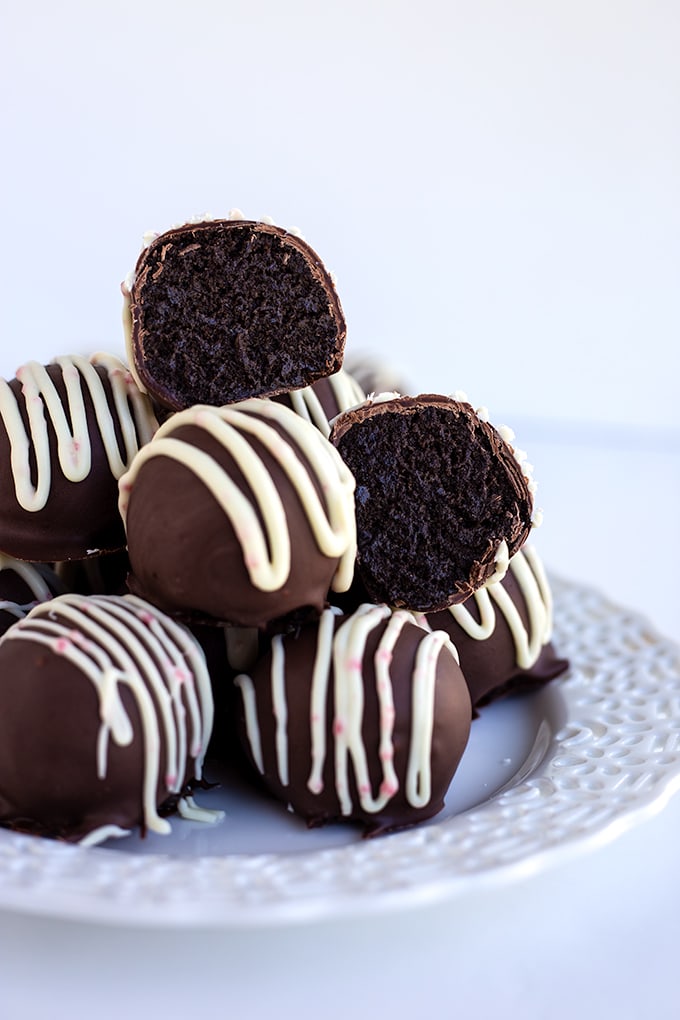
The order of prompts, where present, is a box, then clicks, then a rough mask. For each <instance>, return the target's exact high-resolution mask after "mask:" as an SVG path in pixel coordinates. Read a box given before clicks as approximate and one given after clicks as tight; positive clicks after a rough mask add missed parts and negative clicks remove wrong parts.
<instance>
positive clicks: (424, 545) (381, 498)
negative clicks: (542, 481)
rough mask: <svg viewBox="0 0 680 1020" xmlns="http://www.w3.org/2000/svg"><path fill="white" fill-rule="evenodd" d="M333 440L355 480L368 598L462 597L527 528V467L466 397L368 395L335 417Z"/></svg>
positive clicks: (440, 600) (429, 606) (429, 607)
mask: <svg viewBox="0 0 680 1020" xmlns="http://www.w3.org/2000/svg"><path fill="white" fill-rule="evenodd" d="M330 439H331V442H332V443H334V445H335V446H336V447H337V449H338V451H339V452H340V454H341V456H342V457H343V459H344V461H345V463H346V464H347V465H348V467H349V468H350V470H351V471H352V473H353V474H354V476H355V479H356V513H357V547H358V554H357V569H358V571H359V574H360V575H361V580H362V581H363V583H364V585H365V587H366V590H367V591H368V593H369V595H370V596H371V598H372V599H373V600H374V601H375V602H385V603H387V604H388V605H391V606H393V607H403V608H407V609H411V610H416V611H419V612H431V611H434V610H437V609H443V608H445V607H446V606H448V605H452V604H454V603H456V602H462V601H464V599H466V598H467V597H468V596H469V595H471V594H472V592H473V591H476V589H477V588H479V587H481V585H482V584H484V583H485V582H487V581H489V580H490V579H491V578H492V577H493V576H501V574H502V573H503V572H504V571H505V569H506V568H507V562H508V559H509V557H510V556H512V555H514V554H515V552H517V550H518V549H519V548H520V547H521V545H522V544H523V543H524V541H525V540H526V538H527V536H528V535H529V532H530V529H531V526H532V512H533V500H532V489H533V483H532V482H531V479H530V477H529V475H528V472H527V473H526V474H525V469H524V468H523V467H522V466H521V464H520V462H519V460H518V458H517V457H516V456H515V451H514V450H513V448H512V447H511V446H510V445H509V443H508V442H506V441H505V440H504V439H503V438H502V436H501V434H500V433H499V432H498V431H496V429H494V428H493V426H491V425H490V424H488V422H487V421H485V420H483V419H482V418H481V417H480V416H479V415H478V414H477V413H476V412H475V411H474V410H473V408H472V407H471V406H470V404H468V403H465V402H462V401H459V400H454V399H453V398H450V397H445V396H439V395H436V394H424V395H421V396H419V397H393V396H391V395H388V397H387V399H381V397H378V398H376V399H375V400H370V399H369V400H368V401H367V402H366V403H365V404H362V405H360V406H359V407H357V408H354V409H352V410H350V411H347V412H346V413H345V414H342V415H340V416H339V417H338V418H336V420H335V422H334V425H333V429H332V431H331V435H330Z"/></svg>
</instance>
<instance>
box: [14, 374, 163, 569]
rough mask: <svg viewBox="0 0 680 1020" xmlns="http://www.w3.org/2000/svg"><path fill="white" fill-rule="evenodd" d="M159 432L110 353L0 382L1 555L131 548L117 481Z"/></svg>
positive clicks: (38, 558)
mask: <svg viewBox="0 0 680 1020" xmlns="http://www.w3.org/2000/svg"><path fill="white" fill-rule="evenodd" d="M156 426H157V422H156V419H155V417H154V414H153V411H152V408H151V404H150V401H149V399H148V397H146V396H145V395H144V394H143V393H141V392H140V391H139V389H138V387H137V385H136V383H135V381H134V379H133V378H132V377H131V375H130V373H129V372H128V370H127V368H126V367H125V365H124V364H123V363H122V362H121V361H119V360H118V358H116V357H114V356H113V355H111V354H93V355H92V356H91V357H89V358H86V357H82V356H79V355H71V356H66V357H60V358H55V360H54V361H53V362H52V363H51V364H49V365H47V366H43V365H39V364H38V363H37V362H34V361H31V362H29V363H28V364H26V365H23V366H22V367H21V368H19V369H18V371H17V373H16V378H14V379H12V380H11V381H10V382H6V381H5V380H0V475H1V476H2V478H3V479H6V484H3V486H2V488H0V549H2V550H3V552H6V553H8V554H9V555H11V556H15V557H16V558H18V559H23V560H29V561H32V562H56V561H60V560H69V559H82V558H84V557H86V556H91V555H94V554H96V553H98V552H102V551H110V550H114V549H121V548H122V547H124V545H125V532H124V529H123V523H122V521H121V519H120V514H119V513H118V478H119V477H120V476H121V475H122V474H123V472H124V471H125V470H126V468H127V467H128V466H129V464H130V462H131V461H132V458H133V457H134V455H135V454H136V453H137V450H138V449H139V448H140V446H142V445H143V444H144V443H146V442H148V440H149V439H150V438H151V436H152V435H153V432H154V429H155V428H156Z"/></svg>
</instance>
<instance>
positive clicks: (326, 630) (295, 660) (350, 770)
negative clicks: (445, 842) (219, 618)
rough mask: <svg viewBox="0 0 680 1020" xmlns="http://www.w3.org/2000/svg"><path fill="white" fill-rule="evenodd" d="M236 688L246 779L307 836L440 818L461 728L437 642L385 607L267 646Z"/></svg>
mask: <svg viewBox="0 0 680 1020" xmlns="http://www.w3.org/2000/svg"><path fill="white" fill-rule="evenodd" d="M236 684H237V685H238V687H239V688H240V691H241V695H242V700H241V705H240V710H239V711H240V716H241V734H242V740H243V746H244V750H245V752H246V754H247V755H248V756H249V758H250V761H251V763H252V765H253V767H254V770H255V773H256V775H257V776H259V777H260V779H261V781H262V782H263V783H264V785H265V787H266V788H267V789H268V790H269V791H270V792H271V793H273V795H274V796H275V797H276V798H277V799H279V800H281V801H282V802H283V803H284V804H286V805H289V806H290V808H291V809H292V810H293V811H295V812H296V813H297V814H299V815H301V816H302V817H303V818H305V819H306V820H307V823H308V824H309V825H310V826H314V825H321V824H323V823H324V822H328V821H333V820H338V821H351V822H358V823H360V824H362V825H363V826H364V827H365V830H366V834H367V835H375V834H378V833H381V832H387V831H390V830H393V829H397V828H403V827H404V826H408V825H413V824H415V823H416V822H421V821H424V820H425V819H427V818H431V817H432V816H433V815H436V814H437V813H438V812H439V811H440V810H441V809H442V807H443V805H444V796H445V794H446V791H447V790H448V787H449V784H450V782H451V779H452V777H453V775H454V773H455V771H456V769H457V767H458V764H459V762H460V759H461V757H462V755H463V751H464V749H465V746H466V744H467V740H468V736H469V732H470V722H471V708H470V696H469V693H468V689H467V686H466V684H465V680H464V679H463V675H462V673H461V671H460V667H459V666H458V662H457V659H456V653H455V649H454V648H453V647H452V646H451V644H450V642H449V640H448V638H447V636H446V634H444V633H443V632H438V633H436V632H435V633H433V632H428V631H426V630H423V629H422V628H421V627H419V626H417V625H416V624H415V622H414V620H413V617H412V615H411V614H410V613H407V612H404V611H401V612H395V613H393V612H392V611H391V610H390V609H389V608H388V607H387V606H371V605H365V606H361V607H360V608H359V609H358V610H357V612H356V613H354V614H352V616H349V617H345V616H342V615H339V614H338V613H337V612H336V611H334V610H332V609H327V610H325V611H324V613H323V614H322V616H321V618H320V620H319V621H318V623H315V624H309V625H307V626H305V627H303V628H302V629H301V630H300V632H299V633H298V634H297V635H293V634H289V635H285V636H283V635H278V636H276V637H274V639H273V641H272V646H271V651H270V653H269V654H268V655H267V656H265V657H264V658H263V659H262V660H260V662H259V663H258V664H257V665H256V666H255V667H254V669H253V671H252V674H251V675H250V676H247V675H245V674H242V675H240V676H239V677H237V678H236Z"/></svg>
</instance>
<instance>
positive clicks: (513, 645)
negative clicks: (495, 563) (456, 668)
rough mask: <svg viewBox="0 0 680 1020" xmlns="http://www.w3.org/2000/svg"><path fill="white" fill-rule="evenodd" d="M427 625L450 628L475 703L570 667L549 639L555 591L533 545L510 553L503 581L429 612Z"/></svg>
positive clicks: (527, 686) (531, 685)
mask: <svg viewBox="0 0 680 1020" xmlns="http://www.w3.org/2000/svg"><path fill="white" fill-rule="evenodd" d="M427 624H428V625H429V626H430V627H432V628H433V629H435V630H443V631H446V633H447V634H448V635H449V637H450V638H451V641H452V642H453V644H454V645H455V646H456V649H457V651H458V656H459V659H460V665H461V669H462V670H463V675H464V676H465V680H466V682H467V685H468V687H469V689H470V697H471V699H472V704H473V707H474V708H477V707H480V706H482V705H486V704H489V702H491V701H494V700H496V699H497V698H501V697H504V696H505V695H508V694H514V693H517V692H519V691H526V690H530V689H532V688H534V687H537V686H540V685H541V684H544V683H546V682H547V681H548V680H552V679H554V678H555V677H557V676H560V674H562V673H564V672H565V671H566V670H567V669H568V667H569V663H568V662H567V660H566V659H561V658H559V657H558V655H557V653H556V652H555V649H554V647H553V645H552V642H551V636H552V593H551V590H550V584H549V581H548V578H547V576H546V573H545V570H544V568H543V564H542V562H541V560H540V558H539V556H538V553H537V552H536V550H535V548H534V547H533V546H525V547H524V548H523V549H521V550H520V551H519V552H518V553H516V554H515V555H514V556H513V557H512V559H511V560H510V565H509V569H508V571H507V573H506V575H505V577H503V579H502V580H501V581H496V582H494V583H492V584H488V585H486V586H485V587H483V588H480V589H479V590H478V591H476V592H475V593H474V595H472V596H471V597H470V598H469V599H466V601H465V602H463V603H461V604H459V605H455V606H449V608H448V609H442V610H441V611H440V612H438V613H431V614H430V615H429V616H428V617H427Z"/></svg>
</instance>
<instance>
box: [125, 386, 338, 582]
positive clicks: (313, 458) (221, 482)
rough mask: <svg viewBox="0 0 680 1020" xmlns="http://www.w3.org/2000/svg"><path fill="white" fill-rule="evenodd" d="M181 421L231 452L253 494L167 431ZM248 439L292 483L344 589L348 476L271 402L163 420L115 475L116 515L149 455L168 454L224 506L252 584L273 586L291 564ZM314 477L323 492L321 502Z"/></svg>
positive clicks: (286, 536) (272, 496)
mask: <svg viewBox="0 0 680 1020" xmlns="http://www.w3.org/2000/svg"><path fill="white" fill-rule="evenodd" d="M270 423H271V424H270ZM182 425H195V426H198V427H199V428H202V429H204V430H205V431H206V432H207V433H208V434H209V435H210V436H212V437H213V438H214V439H216V440H217V441H218V443H220V445H221V446H222V447H223V448H224V449H225V450H227V451H228V452H229V453H230V454H231V457H232V458H233V459H234V461H235V462H236V465H237V467H238V469H239V470H240V472H241V473H242V476H243V478H244V479H245V481H246V483H247V486H248V488H249V490H250V492H251V493H252V499H251V498H248V497H247V496H245V495H244V494H243V493H242V492H241V490H240V489H239V487H238V486H237V485H236V483H235V482H234V481H233V479H231V478H230V477H229V475H228V474H227V472H226V471H225V470H224V469H223V468H222V467H220V465H219V464H218V463H217V461H216V460H215V459H214V458H213V457H212V456H211V455H210V454H208V453H205V452H203V451H202V450H199V449H198V448H197V447H196V446H194V445H192V444H190V443H187V442H184V441H183V440H181V439H177V438H175V437H174V436H173V432H174V431H176V429H178V428H179V427H180V426H182ZM251 436H252V437H253V438H254V439H256V440H257V441H258V442H259V443H261V444H262V445H263V446H264V447H265V448H266V449H267V451H268V452H269V453H270V454H271V455H272V456H273V457H274V459H275V460H276V461H277V463H278V464H279V466H280V467H281V469H282V470H283V471H284V472H285V474H286V475H287V477H288V479H289V481H290V482H291V484H292V485H293V487H294V488H295V491H296V493H297V496H298V499H299V501H300V505H301V506H302V508H303V509H304V511H305V514H306V517H307V521H308V523H309V527H310V530H311V532H312V534H313V536H314V539H315V541H316V544H317V546H318V548H319V550H320V551H321V552H322V553H323V555H324V556H328V557H330V558H338V559H339V564H338V567H337V569H336V572H335V576H334V578H333V582H332V584H333V587H334V589H335V590H336V591H346V590H347V589H348V588H349V586H350V584H351V581H352V577H353V572H354V560H355V555H356V522H355V516H354V484H355V483H354V477H353V475H352V474H351V472H350V470H349V468H348V467H347V466H346V464H345V463H344V461H343V460H342V458H341V457H340V455H339V453H338V452H337V450H336V449H335V447H334V446H332V445H331V444H330V443H329V442H328V441H327V440H326V439H325V438H324V437H323V436H322V435H321V433H320V432H319V431H318V430H317V429H316V428H314V427H313V426H312V425H310V424H309V422H306V421H304V420H303V419H302V418H300V417H299V416H298V415H297V414H295V412H294V411H292V410H291V409H290V408H289V407H285V406H283V405H282V404H277V403H275V402H274V401H271V400H263V399H260V398H257V397H253V398H251V399H250V400H244V401H241V402H240V403H237V404H229V405H227V406H225V407H210V406H207V405H196V406H195V407H191V408H188V409H187V410H186V411H180V412H178V413H177V414H175V415H173V416H172V417H171V418H169V419H168V420H167V421H166V422H165V423H164V424H163V425H162V426H161V427H160V428H159V430H158V432H157V433H156V435H155V437H154V439H153V441H152V442H150V443H149V444H148V445H147V446H145V447H144V448H143V449H142V450H140V452H139V453H138V455H137V457H136V458H135V460H134V461H133V463H132V465H131V467H130V470H129V471H128V472H127V473H126V474H125V475H124V476H123V477H122V478H121V479H120V483H119V484H120V501H119V507H120V512H121V516H122V517H123V520H124V521H125V519H126V516H127V506H128V500H129V494H130V492H131V490H132V489H133V488H134V484H135V479H136V477H137V475H138V473H139V470H140V468H141V467H142V465H143V464H145V463H146V461H147V460H149V459H151V458H152V457H161V456H162V457H170V458H172V459H173V460H175V461H177V462H178V463H180V464H183V465H184V466H185V467H186V468H187V469H188V470H190V471H192V472H193V473H194V474H195V475H196V476H197V477H198V478H200V479H201V481H202V482H203V484H204V485H205V486H206V488H207V489H208V490H209V491H210V492H211V494H212V495H213V496H214V498H215V499H216V501H217V502H218V503H219V505H220V506H221V507H222V509H223V510H224V513H225V515H226V516H227V517H228V519H229V521H230V523H231V526H232V528H233V529H234V532H235V534H236V536H237V538H238V540H239V542H240V544H241V548H242V550H243V560H244V564H245V567H246V570H247V571H248V576H249V578H250V581H251V583H252V584H253V586H254V587H256V588H258V589H259V590H261V591H278V589H279V588H281V587H282V586H283V585H284V584H285V583H286V581H287V579H288V576H289V573H290V568H291V539H290V533H289V529H288V521H287V518H286V512H285V508H284V506H283V502H282V500H281V497H280V495H279V493H278V491H277V488H276V485H275V483H274V480H273V478H272V476H271V474H270V473H269V471H268V469H267V467H266V465H265V463H264V461H263V460H262V458H261V457H260V456H259V455H258V453H257V452H256V450H255V448H254V446H253V444H252V442H251V441H250V437H251ZM298 450H300V451H302V453H303V455H304V459H303V458H302V457H301V456H300V454H299V453H298ZM313 479H316V481H317V483H318V485H319V487H320V489H321V491H322V493H323V501H322V500H321V498H320V497H319V494H318V492H317V489H316V487H315V485H314V480H313ZM258 512H259V515H260V516H258ZM260 517H261V519H262V522H263V524H261V523H260Z"/></svg>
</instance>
